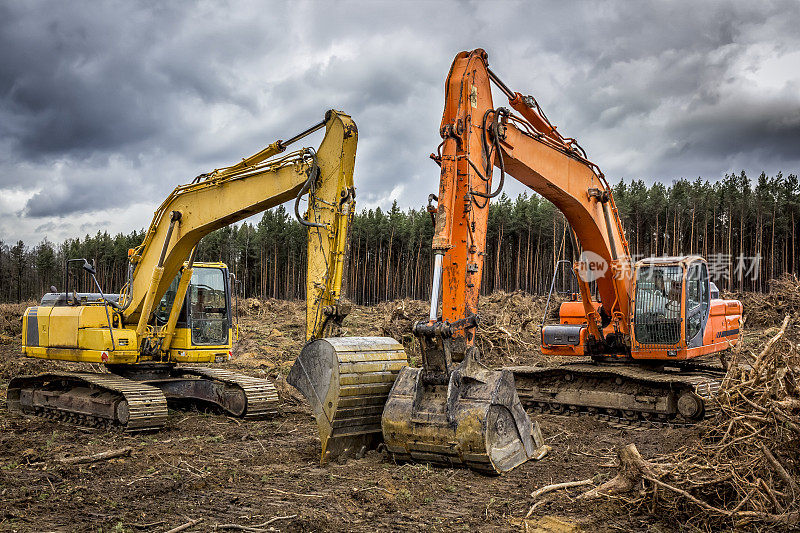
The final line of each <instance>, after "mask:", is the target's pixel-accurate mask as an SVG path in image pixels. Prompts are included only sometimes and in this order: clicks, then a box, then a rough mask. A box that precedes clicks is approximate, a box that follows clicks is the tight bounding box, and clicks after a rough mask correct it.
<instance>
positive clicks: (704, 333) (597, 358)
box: [387, 49, 742, 426]
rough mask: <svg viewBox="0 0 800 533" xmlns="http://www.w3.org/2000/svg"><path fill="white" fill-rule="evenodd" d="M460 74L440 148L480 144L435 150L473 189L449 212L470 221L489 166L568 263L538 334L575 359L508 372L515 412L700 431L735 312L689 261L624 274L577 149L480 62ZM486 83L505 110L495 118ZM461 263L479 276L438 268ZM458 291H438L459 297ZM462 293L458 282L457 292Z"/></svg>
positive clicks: (593, 179)
mask: <svg viewBox="0 0 800 533" xmlns="http://www.w3.org/2000/svg"><path fill="white" fill-rule="evenodd" d="M467 65H468V67H467ZM462 70H463V71H465V72H466V78H465V81H464V82H463V83H466V84H467V85H468V87H467V89H464V90H462V91H461V93H460V94H458V95H457V98H459V100H458V102H459V104H460V105H461V106H463V108H464V109H465V111H464V113H463V114H462V115H460V116H454V117H453V118H454V119H455V120H449V121H448V120H446V121H443V123H442V135H443V136H444V137H445V145H444V146H445V147H446V146H447V140H448V139H450V138H454V139H456V143H457V144H458V145H459V146H462V147H472V146H473V145H472V144H470V135H472V136H480V137H481V138H482V142H481V143H478V144H476V145H475V148H474V149H472V150H471V151H468V152H466V153H463V154H462V153H456V154H453V153H452V152H449V151H447V150H442V152H441V153H440V155H438V156H435V159H436V160H437V161H439V162H440V164H441V165H442V168H443V169H444V168H445V167H448V166H453V165H461V167H459V178H460V179H462V180H464V181H465V183H469V184H471V185H465V186H466V187H470V194H469V195H462V196H460V197H457V198H454V200H453V202H455V201H463V205H464V206H465V209H466V208H467V207H469V209H471V210H474V208H475V204H476V197H478V198H481V197H482V194H483V193H482V192H480V191H481V189H479V188H478V187H476V185H474V184H478V185H480V184H481V182H487V183H488V180H489V179H490V178H491V175H492V165H494V166H496V167H498V169H499V170H500V186H502V183H503V180H504V179H505V174H506V173H507V174H509V175H511V176H513V177H514V178H516V179H517V180H519V181H520V182H522V183H523V184H525V185H527V186H528V187H530V188H531V189H532V190H533V191H535V192H536V193H538V194H540V195H542V196H543V197H544V198H546V199H547V200H549V201H550V202H551V203H552V204H553V205H554V206H555V207H556V208H557V209H559V210H560V211H561V212H562V213H563V214H564V217H565V218H566V220H567V222H568V223H569V226H570V228H571V231H570V233H571V236H572V238H573V244H574V246H573V247H574V249H575V250H576V251H577V253H576V255H577V256H578V257H577V258H576V259H577V260H576V261H575V264H574V267H573V272H574V274H575V276H574V280H575V282H577V287H578V292H577V294H575V297H574V300H573V301H568V302H565V303H563V304H562V305H561V307H560V310H559V316H560V320H559V323H558V324H552V325H546V324H544V323H543V327H542V329H541V341H542V353H543V354H544V355H548V356H570V357H575V358H576V359H575V360H574V361H571V362H568V363H565V364H560V365H556V366H551V367H513V368H507V369H506V371H511V372H513V374H514V379H515V383H516V387H517V391H518V393H519V397H520V398H521V400H522V402H523V403H524V404H525V405H526V407H529V408H532V409H533V410H535V411H539V412H551V413H563V414H590V415H596V416H598V417H601V418H603V419H606V420H611V421H614V422H615V423H624V424H625V425H631V426H661V425H681V424H691V423H694V422H696V421H698V420H701V419H702V418H703V417H704V415H705V412H706V409H707V405H706V400H707V399H708V398H709V397H711V396H712V395H713V394H714V392H715V391H716V390H718V388H719V385H720V383H721V379H722V377H723V375H724V368H723V366H724V365H722V366H721V365H719V364H715V362H713V361H709V359H713V357H711V356H712V355H713V354H718V355H719V354H721V352H726V351H728V350H730V349H731V348H732V347H733V346H734V345H736V344H737V343H738V342H739V339H740V332H739V330H740V324H741V319H742V305H741V303H740V302H739V301H737V300H724V299H720V297H719V291H718V290H716V287H715V285H714V284H713V283H712V281H711V280H710V277H709V268H708V265H707V263H706V261H705V260H704V259H703V258H701V257H699V256H696V255H689V256H683V257H651V258H647V259H642V260H640V261H637V262H635V263H633V261H632V259H631V255H630V251H629V248H628V241H627V240H626V238H625V233H624V231H623V227H622V223H621V222H620V219H619V215H618V212H617V208H616V205H615V203H614V196H613V194H612V191H611V187H610V186H609V184H608V182H607V180H606V178H605V177H604V175H603V173H602V172H601V171H600V169H599V167H598V166H597V165H595V164H594V163H592V162H591V161H590V160H589V159H588V158H587V156H586V153H585V151H584V150H583V149H582V148H581V147H580V145H579V144H578V142H577V141H576V140H575V139H573V138H568V137H564V136H563V135H561V133H559V132H558V131H557V130H556V127H555V126H553V125H552V123H551V122H550V121H549V120H548V119H547V117H546V115H545V114H544V112H543V111H542V109H541V107H540V106H539V104H538V103H537V102H536V100H535V99H534V98H533V97H532V96H523V95H522V94H520V93H518V92H514V91H512V90H510V89H509V88H508V86H506V85H505V84H504V83H503V82H502V81H501V80H500V78H498V76H497V75H495V74H494V73H493V72H492V71H491V70H490V69H489V67H488V63H487V55H486V53H485V52H484V51H483V50H480V49H478V50H474V51H472V52H462V53H460V54H459V55H458V56H457V57H456V60H455V62H454V64H453V69H452V70H451V77H452V76H453V75H455V74H456V73H457V72H461V71H462ZM490 82H492V83H494V84H495V85H496V86H497V87H498V88H499V89H500V90H501V91H502V93H503V94H504V95H505V96H506V97H507V98H508V103H509V106H510V107H511V109H508V108H503V107H500V108H496V109H495V108H494V107H493V104H492V98H491V93H490V91H489V83H490ZM453 98H456V97H453ZM476 176H477V178H478V180H479V181H476V180H475V177H476ZM473 189H477V191H473ZM499 190H500V187H498V190H497V191H496V192H493V193H492V194H489V195H487V199H488V197H491V196H493V195H496V194H497V193H498V192H499ZM445 192H446V191H444V189H443V190H442V194H444V193H445ZM468 200H469V201H468ZM440 210H441V196H440ZM437 216H438V217H440V218H441V217H442V216H443V215H442V214H441V213H440V214H439V215H437ZM446 216H452V215H451V214H448V213H446ZM437 222H438V221H437ZM479 227H482V226H479ZM476 229H477V228H476V227H475V226H469V227H468V231H467V233H468V236H466V237H462V241H461V242H462V243H467V245H469V243H470V242H471V239H472V234H474V233H475V231H476ZM453 244H456V243H453ZM481 251H482V250H481ZM445 259H447V257H446V256H445ZM462 263H463V264H465V265H466V266H467V271H469V268H473V269H474V268H475V267H474V266H472V265H475V264H478V263H477V262H473V261H471V260H470V259H469V258H459V259H457V260H455V261H454V263H453V265H456V266H452V265H448V266H449V268H462V266H461V265H462ZM445 264H446V265H447V263H446V262H445ZM448 266H446V267H445V268H448ZM478 272H480V271H479V270H478ZM449 279H452V278H448V280H449ZM462 279H464V278H462V277H459V278H458V280H457V281H446V282H445V285H446V286H447V283H452V284H454V286H457V285H458V284H459V283H463V282H462ZM554 281H555V278H554ZM470 283H474V282H472V281H471V280H470V278H469V277H467V278H466V286H467V287H469V286H470ZM551 286H552V285H551ZM551 293H552V290H551ZM722 355H723V356H724V354H722ZM701 358H704V359H701ZM402 376H403V374H401V377H402ZM389 402H390V404H391V402H392V397H391V396H390V398H389ZM387 411H388V409H387Z"/></svg>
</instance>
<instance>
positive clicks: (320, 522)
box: [0, 301, 698, 531]
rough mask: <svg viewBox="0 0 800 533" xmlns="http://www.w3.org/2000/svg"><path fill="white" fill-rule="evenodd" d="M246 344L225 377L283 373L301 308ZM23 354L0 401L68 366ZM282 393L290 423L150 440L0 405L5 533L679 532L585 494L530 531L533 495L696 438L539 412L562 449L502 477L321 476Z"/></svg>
mask: <svg viewBox="0 0 800 533" xmlns="http://www.w3.org/2000/svg"><path fill="white" fill-rule="evenodd" d="M396 305H397V304H385V305H384V307H386V308H385V309H384V308H383V307H380V306H379V307H376V308H357V309H356V310H355V311H354V312H353V314H352V315H351V317H349V318H348V319H347V321H346V322H345V327H346V328H347V334H350V335H380V334H382V328H385V327H386V325H387V320H386V316H387V312H388V315H391V311H390V310H391V308H392V306H396ZM407 305H412V304H407ZM413 305H417V306H419V305H420V304H413ZM531 305H532V304H531ZM526 312H528V311H524V310H523V311H520V312H518V313H516V314H514V315H513V316H514V317H519V316H523V317H524V315H525V313H526ZM530 312H531V313H533V311H532V310H531V311H530ZM423 316H424V315H423ZM498 316H500V315H498ZM509 316H511V313H509ZM395 319H397V318H396V317H395ZM509 320H511V318H509ZM513 320H518V319H517V318H514V319H513ZM501 326H502V324H501ZM502 327H503V329H508V328H507V326H502ZM242 331H243V337H242V339H241V342H240V343H239V345H238V347H237V349H236V351H235V357H234V360H233V361H232V363H231V364H230V365H227V366H226V368H238V369H239V370H240V371H242V372H243V373H248V374H250V375H254V376H263V375H267V376H269V377H271V378H275V377H277V376H279V375H285V373H286V372H287V371H288V368H289V366H290V365H291V361H292V359H293V357H294V356H295V355H296V353H297V351H298V350H299V348H300V346H301V345H302V336H303V329H302V306H301V304H299V303H289V302H278V301H268V302H260V303H259V304H258V305H257V306H256V305H255V304H254V305H253V306H252V307H248V314H247V316H245V317H243V319H242ZM498 331H501V330H498ZM533 337H534V335H532V333H531V334H529V333H525V334H524V335H523V341H524V342H526V343H533V341H532V340H530V342H529V340H528V339H532V338H533ZM514 346H516V347H517V348H516V349H517V351H516V352H515V359H516V361H515V363H516V364H525V363H530V362H535V361H536V360H537V358H538V356H537V355H536V347H535V346H533V345H532V344H531V346H530V347H528V349H523V348H520V346H523V347H524V345H521V344H516V345H514ZM19 349H20V346H19V338H18V337H16V338H14V339H13V340H12V341H11V342H10V343H6V344H0V363H1V364H0V395H2V398H5V386H6V384H7V382H8V379H9V378H10V377H11V375H14V374H17V373H22V372H37V371H41V370H44V369H48V368H64V367H65V366H66V365H65V364H63V363H53V362H44V361H32V360H29V359H22V358H21V357H20V356H19ZM492 356H493V355H492ZM280 390H282V392H283V393H284V402H283V414H282V416H280V417H278V418H276V419H273V420H268V421H260V422H248V423H244V422H241V421H238V420H233V419H230V418H226V417H225V416H222V415H220V414H215V413H206V412H199V411H188V412H187V411H177V410H170V419H169V422H168V424H167V426H166V428H165V429H163V430H162V431H159V432H157V433H149V434H140V435H127V434H122V433H117V432H107V431H98V430H94V429H83V428H77V427H73V426H67V425H63V424H58V423H54V422H50V421H44V420H38V419H34V418H26V417H12V416H10V415H9V414H8V413H7V412H6V411H5V406H4V401H0V531H165V530H168V529H170V528H173V527H176V526H178V525H181V524H183V523H185V522H188V521H189V520H190V519H198V518H203V522H201V523H199V524H197V525H196V526H195V527H193V528H191V529H189V530H188V531H212V530H214V528H215V526H218V525H220V524H231V523H235V524H239V525H243V526H252V525H255V524H260V523H263V522H266V521H267V520H269V519H272V518H275V517H290V518H282V519H279V520H276V521H274V522H273V523H271V524H270V525H269V526H267V527H273V528H275V529H277V530H283V531H330V530H349V531H374V530H386V531H388V530H413V529H423V530H430V531H443V530H492V531H519V530H523V531H524V530H526V529H527V530H528V531H537V530H538V531H571V530H573V529H572V527H580V528H581V529H586V530H600V531H607V530H609V531H610V530H619V529H620V528H621V529H623V530H646V529H651V530H652V529H655V530H665V531H666V530H672V529H674V528H675V527H676V526H677V524H670V523H665V522H663V521H662V522H657V521H656V520H655V519H653V518H652V517H649V516H648V515H647V514H646V510H645V509H643V510H642V514H638V515H628V514H625V513H622V512H620V511H619V509H618V508H617V507H616V506H615V505H614V504H613V503H609V502H606V501H598V502H586V501H576V500H574V496H576V495H578V494H579V493H580V491H581V489H580V488H578V489H574V490H573V491H560V492H557V493H554V495H553V496H552V497H551V498H550V499H549V500H548V502H546V503H544V504H542V505H540V506H539V507H537V509H536V512H535V514H534V515H532V516H531V518H530V519H528V521H527V528H526V523H525V520H524V517H525V515H526V513H527V512H528V508H529V507H530V505H531V503H532V500H531V498H530V493H531V491H533V490H535V489H536V488H539V487H541V486H544V485H547V484H549V483H557V482H562V481H570V480H581V479H586V478H589V477H592V476H594V475H599V476H605V477H608V475H610V474H613V471H614V469H613V468H612V467H611V466H612V463H613V458H614V452H615V449H616V448H617V447H618V446H622V445H626V444H629V443H635V444H636V446H637V447H638V449H639V451H640V452H641V453H642V455H643V456H644V457H653V456H655V455H660V454H663V453H667V452H670V451H672V450H675V449H677V448H679V447H681V446H683V445H685V444H688V443H690V442H693V441H696V439H697V437H698V435H697V434H696V430H693V429H666V430H663V429H662V430H658V429H649V430H637V431H634V430H627V429H614V428H611V427H609V426H607V425H605V424H604V423H602V422H598V421H594V420H591V419H584V418H578V419H573V418H560V417H554V416H541V415H540V416H539V421H540V424H541V426H542V431H543V433H544V435H545V438H546V440H547V442H548V444H550V445H551V446H552V447H553V450H552V452H551V453H550V454H549V455H548V456H547V457H546V458H545V459H543V460H542V461H540V462H536V463H535V462H529V463H527V464H525V465H523V466H521V467H519V468H517V469H516V470H514V471H513V472H511V473H510V474H507V475H505V476H502V477H485V476H481V475H477V474H473V473H472V472H470V471H466V470H458V469H443V468H433V467H429V466H425V465H408V464H406V465H398V464H394V463H393V462H392V461H391V460H389V459H388V458H387V457H386V456H384V455H383V454H381V453H378V452H370V453H369V454H368V455H367V456H366V457H364V458H363V459H360V460H352V461H350V462H348V463H346V464H332V465H328V466H325V467H320V466H319V464H318V458H319V455H318V454H319V439H318V437H317V430H316V425H315V423H314V420H313V418H312V416H311V414H310V411H309V410H308V409H307V407H306V406H305V405H304V404H302V403H299V402H297V401H296V399H295V398H294V397H293V396H292V395H291V394H289V393H290V392H291V391H290V390H288V389H285V388H281V389H280ZM123 446H130V447H132V448H133V452H132V454H131V456H130V457H124V458H119V459H112V460H107V461H102V462H97V463H93V464H88V465H63V464H61V463H60V462H58V458H60V457H64V456H68V457H69V456H81V455H86V454H91V453H96V452H102V451H106V450H110V449H116V448H121V447H123ZM544 516H547V517H555V519H551V518H548V519H546V520H544V519H543V518H542V517H544ZM148 524H151V525H150V526H149V527H143V526H145V525H148ZM152 524H155V525H152ZM537 528H538V529H537Z"/></svg>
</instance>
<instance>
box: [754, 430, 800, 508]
mask: <svg viewBox="0 0 800 533" xmlns="http://www.w3.org/2000/svg"><path fill="white" fill-rule="evenodd" d="M758 447H759V448H761V453H763V454H764V457H766V458H767V461H769V464H770V465H771V466H772V469H773V470H775V473H776V474H778V475H779V476H780V477H781V479H782V480H783V482H784V483H786V485H787V486H788V487H789V488H790V489H792V494H793V495H794V494H797V492H798V491H797V483H796V482H795V481H794V480H793V479H792V477H791V476H790V475H789V472H787V471H786V469H785V468H783V465H782V464H780V463H779V462H778V460H777V459H776V458H775V456H774V455H772V452H771V451H769V448H767V447H766V446H765V445H764V444H763V443H761V442H759V443H758Z"/></svg>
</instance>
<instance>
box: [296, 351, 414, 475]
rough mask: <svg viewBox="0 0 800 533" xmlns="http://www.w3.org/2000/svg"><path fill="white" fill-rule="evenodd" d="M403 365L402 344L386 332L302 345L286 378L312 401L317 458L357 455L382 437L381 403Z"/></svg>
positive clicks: (384, 402) (404, 363) (330, 458)
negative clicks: (318, 455)
mask: <svg viewBox="0 0 800 533" xmlns="http://www.w3.org/2000/svg"><path fill="white" fill-rule="evenodd" d="M406 365H407V357H406V353H405V350H404V349H403V345H402V344H400V343H398V342H397V341H396V340H394V339H391V338H387V337H331V338H325V339H317V340H314V341H312V342H310V343H308V344H306V345H305V346H304V347H303V350H302V351H301V352H300V356H299V357H298V358H297V360H296V361H295V363H294V365H293V366H292V369H291V370H290V371H289V375H288V376H287V378H286V381H288V382H289V384H291V385H293V386H294V387H295V388H297V389H298V390H299V391H300V392H301V393H302V394H303V396H305V397H306V399H307V400H308V403H309V404H310V405H311V411H312V412H313V413H314V417H315V418H316V420H317V427H318V428H319V436H320V441H321V443H322V454H321V458H320V462H321V463H322V464H325V463H327V462H328V461H330V460H333V459H340V458H346V457H348V456H361V455H363V454H364V453H365V452H366V451H367V450H370V449H374V448H375V447H377V445H378V444H380V442H382V440H383V439H382V437H381V414H382V413H383V407H384V405H385V404H386V399H387V397H388V395H389V391H390V390H391V388H392V384H393V383H394V381H395V379H396V378H397V375H398V373H399V372H400V370H401V369H402V368H403V367H405V366H406Z"/></svg>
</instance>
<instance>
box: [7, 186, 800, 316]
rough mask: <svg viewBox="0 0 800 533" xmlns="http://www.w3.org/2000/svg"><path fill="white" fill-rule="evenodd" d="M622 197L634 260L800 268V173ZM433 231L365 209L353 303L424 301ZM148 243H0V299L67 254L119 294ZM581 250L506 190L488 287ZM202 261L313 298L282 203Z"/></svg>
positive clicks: (206, 252) (14, 297)
mask: <svg viewBox="0 0 800 533" xmlns="http://www.w3.org/2000/svg"><path fill="white" fill-rule="evenodd" d="M613 192H614V198H615V200H616V204H617V207H618V211H619V216H620V219H621V220H622V224H623V226H624V228H625V232H626V235H627V238H628V241H629V244H630V251H631V254H633V256H634V258H642V257H646V256H651V255H683V254H692V253H694V254H699V255H703V256H704V257H706V258H707V259H708V260H709V263H710V264H711V273H712V276H713V277H714V278H715V281H716V283H717V285H718V286H720V288H722V289H728V290H738V291H745V290H747V291H764V290H766V288H767V287H768V284H767V283H768V281H769V279H771V278H774V277H778V276H779V275H781V274H782V273H784V272H790V273H795V274H798V273H800V265H799V264H798V260H797V243H796V237H797V230H798V224H800V185H799V184H798V178H797V176H796V175H794V174H790V175H788V176H784V175H782V174H781V173H778V174H777V175H775V176H767V175H765V174H763V173H762V174H761V175H760V176H759V177H758V178H757V179H755V180H752V179H750V178H749V177H748V176H747V175H746V174H745V173H744V172H741V173H740V174H733V175H726V176H725V177H724V178H723V179H721V180H718V181H715V182H710V181H708V180H702V179H699V178H698V179H696V180H694V181H691V180H686V179H681V180H677V181H675V182H673V183H672V184H669V185H665V184H662V183H655V184H653V185H650V186H648V185H647V184H646V183H645V182H644V181H642V180H632V181H629V182H625V181H620V182H619V183H617V184H616V185H615V186H614V188H613ZM432 236H433V224H432V222H431V217H430V214H429V213H428V212H427V211H426V210H425V209H408V210H405V211H403V210H400V209H399V208H398V207H397V204H396V202H395V203H394V204H393V205H392V207H391V208H390V209H389V210H386V211H384V210H381V209H380V208H377V209H364V210H362V211H361V212H359V213H357V214H356V215H355V217H354V219H353V223H352V225H351V236H350V247H349V250H348V264H349V269H348V275H347V279H346V280H345V285H346V291H347V292H346V294H347V295H348V297H349V298H350V299H352V300H353V301H354V302H356V303H358V304H372V303H376V302H379V301H382V300H387V299H395V298H405V297H410V298H420V299H427V298H428V297H429V294H428V291H429V287H430V284H431V270H432V268H431V264H432V261H431V260H432V257H431V250H430V246H431V238H432ZM143 237H144V231H143V230H141V231H135V232H133V233H130V234H127V235H125V234H119V235H116V236H113V237H112V236H110V235H109V234H108V233H107V232H98V233H97V234H96V235H94V236H91V235H87V236H86V237H84V238H83V239H67V240H66V241H64V242H63V243H61V244H58V245H56V244H54V243H51V242H49V241H48V240H47V239H45V240H43V241H42V242H40V243H38V244H36V245H35V246H32V247H29V246H26V245H25V243H23V242H21V241H20V242H17V243H4V242H2V241H0V301H23V300H30V299H38V298H39V297H40V296H41V295H42V294H43V293H44V292H47V290H49V287H50V286H51V285H53V286H55V287H56V288H57V289H58V290H62V289H63V284H64V283H63V278H64V262H65V260H66V259H68V258H80V257H85V258H87V259H90V260H94V261H95V265H96V268H97V271H98V280H99V281H100V283H101V285H102V286H103V288H104V290H106V291H108V292H115V291H119V289H120V288H121V286H122V284H123V283H124V281H125V278H126V274H127V270H126V269H127V250H128V249H129V248H133V247H135V246H136V245H138V244H139V243H140V242H141V241H142V239H143ZM573 254H574V252H573V244H572V240H571V238H570V233H569V227H568V224H566V221H565V219H564V217H563V215H562V214H561V213H560V212H559V211H558V210H557V209H555V207H554V206H553V205H552V204H551V203H550V202H548V201H547V200H545V199H543V198H542V197H540V196H538V195H536V194H530V195H528V194H523V195H520V196H519V197H517V198H514V199H512V198H509V197H507V196H506V195H505V194H504V195H502V196H501V197H500V198H499V200H497V201H494V202H493V203H492V204H491V205H490V209H489V224H488V233H487V247H486V255H485V266H484V272H483V285H482V291H483V292H484V293H491V292H493V291H496V290H505V291H515V290H522V291H526V292H530V293H534V294H543V293H546V292H547V291H548V289H549V287H550V282H551V279H552V276H553V271H554V269H555V268H556V264H557V262H558V261H559V260H560V259H567V260H570V259H573ZM197 260H198V261H222V262H224V263H226V264H227V265H228V267H229V268H230V270H231V272H233V273H234V274H235V275H236V278H237V280H239V281H240V283H239V284H238V285H237V286H238V291H239V294H240V296H243V297H252V296H257V297H262V298H265V297H273V298H282V299H298V298H304V297H305V280H304V276H305V268H306V232H305V228H303V227H302V226H301V225H300V224H299V223H298V222H297V221H296V220H295V219H294V216H293V215H290V213H289V211H287V210H286V209H285V208H284V207H283V206H279V207H277V208H275V209H271V210H269V211H266V212H264V214H263V216H262V218H261V220H260V221H259V222H258V223H255V224H251V223H247V222H245V223H243V224H240V225H234V226H228V227H225V228H223V229H220V230H218V231H216V232H214V233H212V234H210V235H208V236H206V237H205V238H204V239H203V240H202V241H201V243H200V245H199V247H198V252H197ZM75 272H76V273H78V272H79V271H78V270H76V271H75ZM77 278H78V279H77V281H76V283H77V284H78V285H77V286H78V290H91V289H90V286H89V280H88V279H87V278H86V277H85V276H83V275H80V274H78V275H77ZM71 283H73V282H71ZM71 286H74V285H71Z"/></svg>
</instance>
